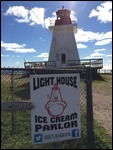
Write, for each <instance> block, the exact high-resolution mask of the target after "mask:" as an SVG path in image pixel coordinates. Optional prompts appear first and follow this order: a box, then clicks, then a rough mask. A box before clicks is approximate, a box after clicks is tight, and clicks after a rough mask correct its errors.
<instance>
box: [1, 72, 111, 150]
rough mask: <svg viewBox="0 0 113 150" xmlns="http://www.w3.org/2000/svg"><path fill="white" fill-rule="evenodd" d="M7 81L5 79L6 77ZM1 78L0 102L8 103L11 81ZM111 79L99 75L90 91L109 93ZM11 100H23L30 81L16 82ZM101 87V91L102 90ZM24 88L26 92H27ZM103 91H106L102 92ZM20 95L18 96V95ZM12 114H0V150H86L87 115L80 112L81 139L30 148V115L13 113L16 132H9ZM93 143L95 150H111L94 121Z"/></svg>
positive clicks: (103, 129)
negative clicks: (0, 99) (0, 98)
mask: <svg viewBox="0 0 113 150" xmlns="http://www.w3.org/2000/svg"><path fill="white" fill-rule="evenodd" d="M5 78H6V77H5ZM5 78H3V80H2V81H3V82H2V83H1V86H2V88H1V91H2V95H1V97H2V102H4V101H9V100H11V98H12V97H11V90H10V77H9V78H8V76H7V78H8V79H7V80H5ZM111 80H112V77H111V76H110V75H102V76H101V77H100V79H97V80H93V84H92V85H93V89H94V90H95V91H98V90H99V89H100V88H102V90H103V92H106V90H107V92H110V93H111V87H110V85H111ZM14 82H15V90H14V98H17V99H23V98H24V99H28V98H29V95H28V97H27V98H25V93H26V94H27V93H29V79H28V78H17V79H15V81H14ZM103 86H104V87H103ZM26 87H27V88H26ZM105 87H106V90H104V89H105ZM20 93H21V94H20ZM11 123H12V114H11V112H5V111H4V112H3V111H2V112H1V149H88V142H87V134H86V133H87V128H86V115H85V112H84V111H83V110H82V109H81V130H82V132H81V138H80V139H75V140H66V141H59V142H52V143H45V144H39V145H38V144H32V142H31V122H30V111H22V112H20V111H17V112H15V132H14V133H13V132H12V124H11ZM94 140H95V141H94V142H95V149H112V140H111V136H110V135H109V134H108V132H107V131H106V129H105V128H103V127H102V126H101V125H100V124H99V123H98V122H97V121H96V120H94Z"/></svg>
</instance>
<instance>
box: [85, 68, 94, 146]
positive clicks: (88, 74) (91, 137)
mask: <svg viewBox="0 0 113 150" xmlns="http://www.w3.org/2000/svg"><path fill="white" fill-rule="evenodd" d="M86 90H87V138H88V149H95V144H94V131H93V102H92V70H91V67H88V68H87V72H86Z"/></svg>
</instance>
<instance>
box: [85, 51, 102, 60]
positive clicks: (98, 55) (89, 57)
mask: <svg viewBox="0 0 113 150" xmlns="http://www.w3.org/2000/svg"><path fill="white" fill-rule="evenodd" d="M104 56H105V54H102V53H99V52H94V53H92V54H90V55H89V56H87V57H84V58H83V59H95V58H103V57H104Z"/></svg>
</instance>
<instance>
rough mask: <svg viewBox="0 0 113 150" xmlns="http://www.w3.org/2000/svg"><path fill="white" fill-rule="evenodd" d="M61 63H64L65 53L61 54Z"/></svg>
mask: <svg viewBox="0 0 113 150" xmlns="http://www.w3.org/2000/svg"><path fill="white" fill-rule="evenodd" d="M61 63H62V64H66V54H65V53H63V54H61Z"/></svg>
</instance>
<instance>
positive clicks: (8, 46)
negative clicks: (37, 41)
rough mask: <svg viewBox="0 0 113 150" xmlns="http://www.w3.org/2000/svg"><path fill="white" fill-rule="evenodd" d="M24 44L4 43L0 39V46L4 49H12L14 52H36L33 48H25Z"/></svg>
mask: <svg viewBox="0 0 113 150" xmlns="http://www.w3.org/2000/svg"><path fill="white" fill-rule="evenodd" d="M25 46H26V45H25V44H22V45H20V44H17V43H4V42H3V41H1V47H2V48H4V49H5V50H6V51H13V52H16V53H31V52H36V50H35V49H33V48H25Z"/></svg>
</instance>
